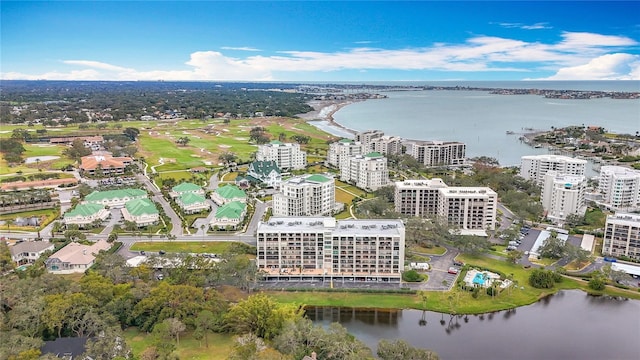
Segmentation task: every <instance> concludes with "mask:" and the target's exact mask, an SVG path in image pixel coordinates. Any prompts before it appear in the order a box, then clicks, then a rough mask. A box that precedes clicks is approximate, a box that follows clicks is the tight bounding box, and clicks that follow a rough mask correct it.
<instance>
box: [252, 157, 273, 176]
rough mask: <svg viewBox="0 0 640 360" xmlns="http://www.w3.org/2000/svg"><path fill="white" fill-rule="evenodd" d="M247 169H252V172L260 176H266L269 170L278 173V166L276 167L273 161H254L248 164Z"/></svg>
mask: <svg viewBox="0 0 640 360" xmlns="http://www.w3.org/2000/svg"><path fill="white" fill-rule="evenodd" d="M249 170H252V171H253V172H254V173H256V174H258V175H260V176H267V175H269V174H270V173H271V171H275V172H277V173H278V174H280V168H278V164H276V162H275V161H258V160H256V161H254V162H252V163H251V164H249Z"/></svg>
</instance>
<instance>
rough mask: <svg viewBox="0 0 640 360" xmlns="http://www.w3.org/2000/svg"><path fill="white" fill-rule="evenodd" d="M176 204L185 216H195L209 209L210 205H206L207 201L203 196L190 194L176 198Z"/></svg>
mask: <svg viewBox="0 0 640 360" xmlns="http://www.w3.org/2000/svg"><path fill="white" fill-rule="evenodd" d="M176 204H178V206H179V207H180V208H181V209H182V211H184V213H185V214H195V213H199V212H203V211H207V210H209V209H210V208H211V205H209V203H207V199H206V198H205V197H204V196H202V195H200V194H195V193H191V192H187V193H183V194H181V195H180V196H178V197H177V198H176Z"/></svg>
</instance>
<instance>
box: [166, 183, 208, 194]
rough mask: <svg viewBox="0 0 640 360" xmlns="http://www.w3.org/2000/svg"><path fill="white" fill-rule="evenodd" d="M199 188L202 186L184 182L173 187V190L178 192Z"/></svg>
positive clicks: (192, 190) (197, 189)
mask: <svg viewBox="0 0 640 360" xmlns="http://www.w3.org/2000/svg"><path fill="white" fill-rule="evenodd" d="M199 190H202V188H201V187H200V186H198V185H196V184H193V183H189V182H183V183H181V184H178V185H176V186H174V187H172V188H171V191H173V192H176V193H183V192H194V191H199Z"/></svg>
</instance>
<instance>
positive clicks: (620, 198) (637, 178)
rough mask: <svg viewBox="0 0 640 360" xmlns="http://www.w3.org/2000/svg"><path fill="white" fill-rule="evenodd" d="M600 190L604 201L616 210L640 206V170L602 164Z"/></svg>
mask: <svg viewBox="0 0 640 360" xmlns="http://www.w3.org/2000/svg"><path fill="white" fill-rule="evenodd" d="M598 191H599V192H600V193H601V194H602V201H603V203H604V204H605V205H606V206H608V207H610V208H612V209H615V210H625V211H634V210H636V209H639V208H640V170H634V169H630V168H626V167H622V166H602V167H601V168H600V177H599V179H598Z"/></svg>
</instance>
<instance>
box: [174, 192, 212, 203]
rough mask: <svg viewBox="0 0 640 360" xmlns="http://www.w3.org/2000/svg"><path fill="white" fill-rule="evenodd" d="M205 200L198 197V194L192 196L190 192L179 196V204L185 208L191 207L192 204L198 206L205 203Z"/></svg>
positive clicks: (200, 196)
mask: <svg viewBox="0 0 640 360" xmlns="http://www.w3.org/2000/svg"><path fill="white" fill-rule="evenodd" d="M205 201H206V199H205V198H204V196H202V195H199V194H194V193H191V192H188V193H184V194H182V195H180V202H181V203H182V204H183V205H185V206H187V205H193V204H200V203H203V202H205Z"/></svg>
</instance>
